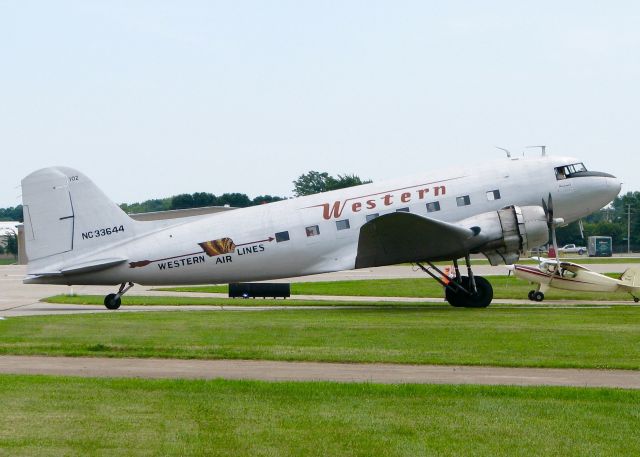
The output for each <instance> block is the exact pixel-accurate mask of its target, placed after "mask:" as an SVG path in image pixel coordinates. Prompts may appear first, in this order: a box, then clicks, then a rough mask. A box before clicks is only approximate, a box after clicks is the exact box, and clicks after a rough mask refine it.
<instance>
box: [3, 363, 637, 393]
mask: <svg viewBox="0 0 640 457" xmlns="http://www.w3.org/2000/svg"><path fill="white" fill-rule="evenodd" d="M0 373H5V374H9V373H12V374H45V375H64V376H84V377H127V378H180V379H216V378H224V379H258V380H264V381H337V382H375V383H383V384H399V383H415V384H483V385H504V384H507V385H515V386H539V385H547V386H573V387H619V388H626V389H640V373H639V372H637V371H631V370H589V369H565V368H557V369H556V368H505V367H470V366H440V365H396V364H375V363H372V364H360V363H320V362H277V361H265V360H177V359H115V358H84V357H40V356H0Z"/></svg>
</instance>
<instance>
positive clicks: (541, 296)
mask: <svg viewBox="0 0 640 457" xmlns="http://www.w3.org/2000/svg"><path fill="white" fill-rule="evenodd" d="M533 299H534V300H535V301H542V300H544V294H543V293H542V292H539V291H538V292H536V293H535V294H533Z"/></svg>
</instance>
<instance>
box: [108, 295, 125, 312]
mask: <svg viewBox="0 0 640 457" xmlns="http://www.w3.org/2000/svg"><path fill="white" fill-rule="evenodd" d="M120 304H121V300H120V297H118V296H117V295H116V294H109V295H107V296H106V297H104V306H106V307H107V309H118V308H120Z"/></svg>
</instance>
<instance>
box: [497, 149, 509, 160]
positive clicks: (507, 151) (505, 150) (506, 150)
mask: <svg viewBox="0 0 640 457" xmlns="http://www.w3.org/2000/svg"><path fill="white" fill-rule="evenodd" d="M496 149H500V150H502V151H504V152H506V153H507V158H509V159H510V158H511V151H509V150H508V149H505V148H501V147H500V146H496Z"/></svg>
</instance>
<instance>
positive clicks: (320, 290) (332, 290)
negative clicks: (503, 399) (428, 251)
mask: <svg viewBox="0 0 640 457" xmlns="http://www.w3.org/2000/svg"><path fill="white" fill-rule="evenodd" d="M610 275H611V276H613V277H619V276H620V274H613V273H612V274H610ZM485 278H486V279H488V280H489V281H490V282H491V284H492V285H493V288H494V289H493V296H494V298H501V299H520V300H526V299H527V293H528V292H529V291H530V290H532V289H533V288H534V287H533V286H532V285H531V284H530V283H529V282H527V281H523V280H521V279H518V278H516V277H514V276H485ZM156 290H163V291H174V292H200V293H225V294H226V293H227V292H228V285H226V284H223V285H213V286H195V287H194V286H191V287H167V288H160V289H156ZM291 294H292V295H335V296H363V297H418V298H419V297H444V292H443V289H442V286H441V285H440V284H438V283H437V282H436V281H435V280H433V279H430V278H429V279H427V278H402V279H366V280H353V281H321V282H299V283H292V284H291ZM545 299H548V300H592V301H598V300H618V301H629V302H630V303H632V302H633V299H632V298H631V296H630V295H629V294H627V293H623V292H616V293H594V292H573V291H566V290H559V289H550V290H549V291H548V292H547V293H546V294H545ZM125 300H126V299H125Z"/></svg>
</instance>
